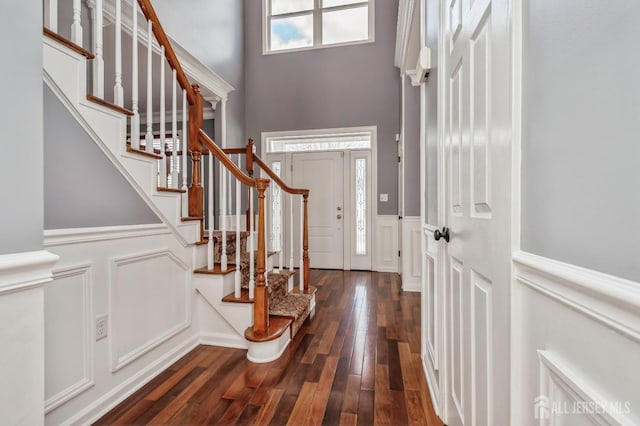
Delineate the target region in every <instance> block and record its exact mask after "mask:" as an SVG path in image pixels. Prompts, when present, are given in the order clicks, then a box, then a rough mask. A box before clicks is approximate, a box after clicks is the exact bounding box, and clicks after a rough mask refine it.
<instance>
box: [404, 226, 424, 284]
mask: <svg viewBox="0 0 640 426" xmlns="http://www.w3.org/2000/svg"><path fill="white" fill-rule="evenodd" d="M421 249H422V227H421V226H420V216H405V217H403V218H402V248H401V250H400V254H401V256H400V258H401V261H402V290H404V291H413V292H421V291H422V257H421V256H422V250H421Z"/></svg>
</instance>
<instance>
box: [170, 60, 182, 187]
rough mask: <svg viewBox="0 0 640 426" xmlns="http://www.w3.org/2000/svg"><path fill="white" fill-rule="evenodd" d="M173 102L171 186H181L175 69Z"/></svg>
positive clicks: (174, 71)
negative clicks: (179, 181) (179, 180)
mask: <svg viewBox="0 0 640 426" xmlns="http://www.w3.org/2000/svg"><path fill="white" fill-rule="evenodd" d="M172 80H173V81H172V84H171V87H172V103H171V187H172V188H179V187H180V184H179V183H178V164H179V163H178V95H177V86H178V74H177V72H176V70H175V69H174V70H173V79H172Z"/></svg>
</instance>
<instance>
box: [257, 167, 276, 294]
mask: <svg viewBox="0 0 640 426" xmlns="http://www.w3.org/2000/svg"><path fill="white" fill-rule="evenodd" d="M263 179H264V177H263ZM265 180H266V179H265ZM269 189H270V188H267V189H265V191H264V192H265V201H266V195H267V191H268V190H269ZM270 192H273V190H271V191H270ZM269 198H271V197H269ZM269 210H270V209H267V208H265V210H264V212H263V213H262V214H263V215H264V230H263V231H262V232H263V234H264V235H263V238H264V245H265V248H264V264H265V271H266V273H265V274H264V285H265V286H267V287H268V286H269V279H268V273H269V272H270V271H269V270H268V269H266V267H267V257H268V256H267V253H269V239H268V237H267V227H268V223H269V220H268V219H269V217H268V216H269V214H268V213H267V212H268V211H269ZM258 214H260V212H259V211H258ZM258 223H260V218H258ZM258 256H261V254H260V250H259V249H258Z"/></svg>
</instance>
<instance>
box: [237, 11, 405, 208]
mask: <svg viewBox="0 0 640 426" xmlns="http://www.w3.org/2000/svg"><path fill="white" fill-rule="evenodd" d="M244 7H245V49H246V50H245V69H246V72H245V79H246V80H245V81H246V84H245V88H246V92H245V93H246V101H245V102H246V124H247V125H246V135H247V137H252V138H254V139H255V140H256V141H259V140H260V135H261V132H267V131H285V130H304V129H322V128H333V127H348V126H372V125H377V126H378V192H380V193H388V194H389V202H387V203H378V213H379V214H396V213H397V211H398V177H397V174H398V169H397V165H398V163H397V146H396V145H397V144H396V141H395V134H396V133H398V132H399V122H400V119H399V117H400V112H399V111H400V110H399V108H400V76H399V72H398V70H397V68H395V67H394V65H393V59H394V49H395V34H396V20H397V14H398V1H397V0H383V1H380V0H379V1H377V2H376V22H375V32H376V34H375V40H376V41H375V43H368V44H361V45H355V46H345V47H334V48H324V49H317V50H309V51H303V52H291V53H279V54H273V55H262V2H261V1H259V0H245V2H244ZM377 198H378V197H377V196H376V199H377Z"/></svg>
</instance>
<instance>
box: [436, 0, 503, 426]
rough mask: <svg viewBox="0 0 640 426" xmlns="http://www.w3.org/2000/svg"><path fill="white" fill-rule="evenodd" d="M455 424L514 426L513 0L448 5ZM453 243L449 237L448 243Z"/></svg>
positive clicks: (450, 397) (449, 331)
mask: <svg viewBox="0 0 640 426" xmlns="http://www.w3.org/2000/svg"><path fill="white" fill-rule="evenodd" d="M440 5H441V22H440V24H441V28H442V29H443V32H442V34H443V37H442V40H441V41H440V46H439V47H440V49H441V58H442V60H443V63H442V71H443V76H442V78H441V80H440V82H441V85H442V87H441V90H442V91H443V94H444V96H443V102H444V105H441V107H442V108H443V110H442V114H444V117H443V124H444V132H443V133H444V134H443V145H444V146H443V148H444V170H445V185H444V188H443V190H444V195H445V196H444V200H445V210H446V213H445V225H446V226H447V227H448V228H449V233H450V242H449V243H448V244H447V247H446V251H445V265H444V266H445V271H446V274H444V276H445V278H444V280H445V283H444V284H445V285H444V287H443V288H444V289H445V298H446V299H445V300H446V303H445V309H446V313H445V315H444V325H445V334H446V344H445V354H446V356H445V362H446V365H447V367H446V371H447V372H446V382H447V392H446V393H447V398H446V417H447V418H446V422H447V424H449V425H450V426H454V425H463V424H464V425H506V424H509V410H508V406H509V287H510V265H511V263H510V259H511V233H510V229H511V220H510V214H511V198H510V194H511V183H510V182H511V134H510V130H511V125H510V123H511V115H510V112H511V109H510V105H511V104H510V98H509V96H510V90H509V89H510V82H511V66H510V50H509V49H510V37H509V8H508V6H509V4H508V0H441V3H440ZM443 240H444V239H440V241H441V243H442V244H445V243H443V242H442V241H443Z"/></svg>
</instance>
